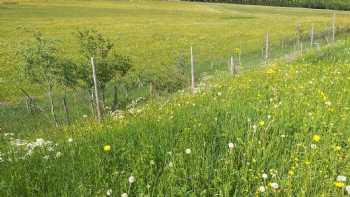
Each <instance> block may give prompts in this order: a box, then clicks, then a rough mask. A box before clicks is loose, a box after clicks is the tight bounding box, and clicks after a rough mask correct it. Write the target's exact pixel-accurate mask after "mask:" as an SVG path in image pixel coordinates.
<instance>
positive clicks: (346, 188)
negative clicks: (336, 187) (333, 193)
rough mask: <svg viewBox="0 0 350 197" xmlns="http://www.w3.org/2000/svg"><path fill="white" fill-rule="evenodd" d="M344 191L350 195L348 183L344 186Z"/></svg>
mask: <svg viewBox="0 0 350 197" xmlns="http://www.w3.org/2000/svg"><path fill="white" fill-rule="evenodd" d="M345 191H346V192H347V193H348V195H350V185H347V186H346V187H345Z"/></svg>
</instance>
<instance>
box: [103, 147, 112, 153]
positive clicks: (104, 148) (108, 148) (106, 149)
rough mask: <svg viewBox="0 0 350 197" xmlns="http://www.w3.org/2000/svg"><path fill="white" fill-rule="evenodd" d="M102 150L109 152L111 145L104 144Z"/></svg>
mask: <svg viewBox="0 0 350 197" xmlns="http://www.w3.org/2000/svg"><path fill="white" fill-rule="evenodd" d="M103 150H104V151H105V152H109V151H111V146H110V145H105V146H104V147H103Z"/></svg>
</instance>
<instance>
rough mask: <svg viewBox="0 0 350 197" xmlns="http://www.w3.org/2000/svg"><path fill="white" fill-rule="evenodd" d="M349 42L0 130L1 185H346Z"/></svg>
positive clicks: (280, 189) (45, 190)
mask: <svg viewBox="0 0 350 197" xmlns="http://www.w3.org/2000/svg"><path fill="white" fill-rule="evenodd" d="M348 46H349V41H346V42H339V43H338V44H337V45H336V46H333V47H329V48H326V49H324V50H323V51H322V52H314V53H310V54H308V55H307V56H305V57H304V58H301V59H299V60H298V61H297V62H295V63H291V64H284V63H279V64H274V65H270V66H269V67H267V68H265V69H258V70H256V71H251V72H247V73H245V74H242V75H239V76H236V77H232V76H229V75H227V74H224V73H223V74H220V75H219V76H220V80H215V79H214V80H213V81H211V82H209V83H207V85H206V86H205V87H206V88H203V89H202V90H201V91H199V92H198V93H197V94H195V95H190V94H187V93H179V94H178V95H176V96H174V97H172V98H170V99H169V100H167V101H163V102H160V103H159V102H156V103H149V104H148V105H146V106H144V107H142V108H138V109H135V110H134V111H135V112H134V113H132V114H130V115H127V116H126V117H124V118H122V117H120V116H119V118H116V120H110V121H106V122H105V123H104V124H102V125H96V124H93V123H87V125H86V126H83V127H81V125H80V126H79V127H77V128H74V127H71V128H67V130H66V131H65V132H58V133H55V132H52V133H50V134H47V136H45V137H44V139H37V140H33V139H29V138H28V139H27V141H21V140H17V141H15V140H14V139H15V138H16V136H12V137H11V135H10V134H6V135H4V134H3V135H2V136H1V141H2V144H3V145H2V146H1V153H2V154H1V158H2V162H1V163H0V175H1V182H0V188H1V190H0V192H1V195H3V196H9V195H12V196H13V195H15V196H16V195H26V196H89V195H90V196H104V195H107V194H110V193H111V192H112V194H111V195H114V196H120V195H121V194H123V193H127V194H128V195H129V196H140V195H145V196H164V195H167V196H214V195H222V196H252V195H257V196H269V195H273V196H342V195H345V194H346V192H347V191H346V188H345V186H346V185H349V182H348V181H346V180H345V181H344V177H342V176H345V177H346V176H347V177H349V176H350V169H349V167H348V165H347V164H348V163H349V146H350V141H349V140H350V138H349V137H350V133H349V124H348V122H349V117H350V116H349V99H348V98H349V96H350V95H349V91H350V90H349V88H350V81H349V78H350V69H349V68H350V67H349V52H350V51H349V48H348ZM11 138H13V139H12V140H11ZM48 140H50V141H51V142H48ZM10 141H12V143H13V144H12V145H10V144H9V142H10ZM28 143H30V145H28ZM56 143H57V144H56Z"/></svg>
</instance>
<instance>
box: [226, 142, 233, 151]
mask: <svg viewBox="0 0 350 197" xmlns="http://www.w3.org/2000/svg"><path fill="white" fill-rule="evenodd" d="M228 148H229V149H230V150H232V149H233V148H235V144H234V143H232V142H230V143H228Z"/></svg>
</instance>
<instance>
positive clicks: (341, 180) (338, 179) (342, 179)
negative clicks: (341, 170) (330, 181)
mask: <svg viewBox="0 0 350 197" xmlns="http://www.w3.org/2000/svg"><path fill="white" fill-rule="evenodd" d="M337 181H339V182H346V176H342V175H339V176H337Z"/></svg>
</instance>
